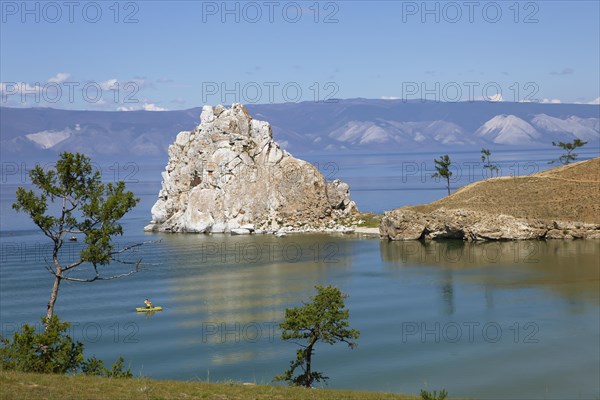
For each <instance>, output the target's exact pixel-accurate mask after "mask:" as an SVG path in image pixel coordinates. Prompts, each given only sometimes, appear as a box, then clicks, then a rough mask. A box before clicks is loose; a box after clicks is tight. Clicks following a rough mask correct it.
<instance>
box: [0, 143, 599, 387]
mask: <svg viewBox="0 0 600 400" xmlns="http://www.w3.org/2000/svg"><path fill="white" fill-rule="evenodd" d="M547 153H548V152H547V151H535V152H531V151H530V152H527V153H525V152H522V153H508V152H507V153H501V152H498V154H497V155H496V159H497V160H498V163H499V164H500V166H501V167H502V174H503V175H510V174H515V175H521V174H526V173H531V172H535V171H537V170H543V169H546V168H548V164H547V160H548V159H549V157H551V156H553V155H549V154H547ZM581 153H582V158H590V157H594V156H598V154H597V152H596V151H594V150H592V151H588V152H581ZM434 157H437V154H428V153H422V154H388V155H335V156H330V155H327V156H313V155H306V156H304V158H305V159H307V160H309V161H311V162H313V163H314V164H315V165H317V166H318V167H319V169H321V171H322V172H323V173H324V175H326V176H327V177H328V178H330V179H335V178H339V179H342V180H345V181H346V182H348V183H349V184H350V186H351V195H352V198H353V199H354V200H355V201H356V202H357V204H358V207H359V209H360V210H361V211H373V212H382V211H383V210H388V209H392V208H395V207H399V206H402V205H407V204H417V203H421V202H429V201H432V200H435V199H438V198H440V197H442V196H444V194H445V188H444V185H443V183H442V182H436V181H435V180H433V179H431V178H430V175H431V170H433V162H432V160H433V158H434ZM456 160H457V163H458V166H459V167H460V169H457V170H455V172H456V174H455V180H454V182H453V185H452V186H453V188H456V187H458V186H462V185H464V184H466V183H469V182H471V181H475V180H479V179H481V178H482V176H484V173H483V170H482V168H481V163H480V162H478V161H480V160H479V159H478V154H475V155H473V154H472V153H464V154H458V155H456ZM111 166H113V167H115V166H116V168H113V169H112V170H111V169H109V168H108V167H106V168H104V167H102V168H103V172H105V173H106V172H107V171H110V173H109V174H108V176H116V174H117V173H118V174H119V177H120V178H121V179H124V178H125V177H126V178H127V180H128V188H130V189H131V190H133V191H134V192H135V193H136V195H137V196H139V197H140V198H141V202H140V204H139V205H138V207H136V209H135V210H134V211H132V212H131V213H130V214H129V215H127V216H126V218H125V219H124V221H123V225H124V229H125V232H126V233H125V235H124V236H123V237H122V238H119V239H118V242H119V243H120V244H129V243H134V242H138V241H153V240H160V243H153V244H148V245H145V246H143V247H142V248H140V249H139V250H137V251H136V252H134V253H132V254H131V255H129V256H127V257H129V258H128V259H129V260H133V259H137V258H142V259H143V260H144V265H145V268H144V271H142V272H141V273H139V274H136V275H134V276H132V277H128V278H125V279H119V280H114V281H107V282H96V283H93V284H84V283H68V282H67V283H63V284H62V285H61V290H60V293H59V297H58V301H57V305H56V312H57V314H59V315H60V316H61V318H62V319H64V320H68V321H71V322H72V323H73V327H72V328H71V333H72V334H73V335H74V337H75V338H76V339H77V340H80V341H82V342H84V344H85V349H86V355H87V356H92V355H96V356H97V357H99V358H102V359H104V360H105V361H106V362H108V363H112V361H113V360H114V359H115V358H116V357H118V356H119V355H123V356H124V357H125V360H126V362H127V363H130V364H129V365H130V366H131V370H132V372H133V373H134V374H135V375H145V376H150V377H154V378H172V379H181V380H191V379H198V380H210V381H211V382H214V381H226V380H236V381H245V382H256V383H270V382H271V379H272V378H273V376H275V375H277V374H279V373H281V372H282V371H283V370H285V369H286V368H287V367H288V365H289V361H291V360H292V359H293V358H294V357H295V350H296V347H295V346H294V345H293V344H291V343H286V342H283V341H281V339H279V332H278V329H277V324H278V323H279V322H280V321H281V320H282V318H283V313H284V310H285V308H286V307H292V306H296V305H299V304H301V302H302V301H304V300H307V298H308V296H310V295H312V294H314V285H317V284H332V285H335V286H337V287H339V288H341V289H342V290H343V291H344V292H345V293H347V294H348V295H349V297H348V299H347V301H346V304H347V307H348V308H349V309H350V315H351V316H350V323H351V326H352V327H354V328H356V329H359V330H360V331H361V337H360V339H359V340H358V344H359V346H358V348H356V349H354V350H349V349H348V348H346V347H345V346H344V345H342V344H338V345H335V346H329V345H323V344H320V345H317V347H316V350H315V356H314V364H315V365H314V368H315V369H316V370H319V371H324V372H325V374H326V375H327V376H329V377H330V380H329V382H328V387H330V388H344V389H357V390H358V389H360V390H370V391H391V392H402V393H418V392H419V390H420V389H422V388H428V389H430V390H434V389H438V390H439V389H442V388H445V389H447V390H448V392H449V393H450V396H452V397H461V396H464V397H467V396H468V397H478V398H490V399H491V398H495V399H497V398H501V399H522V398H532V399H533V398H539V399H564V398H582V399H589V398H598V397H599V396H600V382H599V378H598V377H599V376H600V290H599V289H600V287H599V285H600V261H599V260H600V243H599V242H598V241H570V242H569V241H549V242H502V243H496V242H494V243H463V242H456V241H445V242H434V243H427V244H423V243H420V242H402V243H398V242H387V241H380V240H379V239H369V238H364V237H360V236H358V235H342V234H339V235H323V234H306V235H288V236H287V237H285V238H276V237H274V236H272V235H268V236H266V235H265V236H259V235H253V236H229V235H212V236H209V235H193V234H188V235H186V234H171V235H167V234H150V233H144V232H143V231H142V229H143V227H144V225H146V224H147V223H148V221H149V219H150V208H151V206H152V204H153V203H154V201H155V200H156V196H157V193H158V190H159V188H160V181H159V179H160V171H161V170H162V169H163V168H164V163H161V164H152V165H144V164H141V163H140V164H135V168H133V167H131V165H128V164H127V162H120V164H114V165H111ZM132 168H133V169H132ZM131 171H134V173H133V174H132V173H131ZM110 174H114V175H110ZM105 176H107V175H106V174H105ZM26 183H27V182H26V181H25V180H23V179H22V178H19V177H18V176H16V175H15V176H13V175H11V176H3V180H2V187H1V192H0V194H1V196H2V197H1V199H0V211H1V214H2V222H1V227H0V231H1V242H2V243H1V250H2V253H1V255H0V256H1V261H2V264H1V265H2V266H1V268H0V305H1V308H0V317H1V327H2V334H3V335H11V334H12V332H14V330H15V329H17V328H18V327H19V326H20V325H21V324H22V323H25V322H27V323H36V322H39V317H40V316H41V315H42V314H44V313H45V307H46V303H47V301H48V296H49V293H50V288H51V285H52V277H51V276H50V275H49V274H48V272H47V271H46V270H45V269H44V267H43V264H44V259H45V257H48V256H49V255H50V247H49V244H48V242H47V241H46V240H45V237H44V236H43V235H42V234H41V233H39V232H38V231H37V229H35V226H34V225H33V224H32V223H31V222H29V221H28V219H27V218H26V217H25V216H23V215H18V214H16V213H14V211H12V210H11V208H10V204H11V203H12V201H14V191H15V189H16V187H17V186H18V185H19V184H26ZM79 246H80V245H79V244H78V243H76V242H68V243H66V244H65V247H64V249H63V253H62V258H63V260H66V261H68V260H70V259H74V258H75V257H77V254H78V247H79ZM108 268H109V270H111V271H120V270H119V269H118V267H117V266H113V265H111V266H110V267H108ZM84 272H85V271H84ZM73 276H75V275H73ZM146 297H149V298H150V299H151V300H152V302H153V303H154V304H157V305H161V306H163V307H164V311H163V312H157V313H154V314H152V315H139V314H136V313H135V312H134V311H133V309H134V308H135V307H140V306H143V304H142V302H143V300H144V298H146Z"/></svg>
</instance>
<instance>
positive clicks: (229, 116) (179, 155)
mask: <svg viewBox="0 0 600 400" xmlns="http://www.w3.org/2000/svg"><path fill="white" fill-rule="evenodd" d="M200 119H201V124H200V125H198V126H197V127H196V129H194V130H193V131H191V132H181V133H179V135H177V138H176V140H175V143H174V144H172V145H171V146H169V163H168V164H167V167H166V170H165V171H164V172H163V173H162V178H163V182H162V189H161V191H160V193H159V196H158V197H159V199H158V201H157V202H156V204H154V206H153V207H152V221H151V223H150V225H148V226H146V228H145V230H147V231H161V232H198V233H203V232H206V233H208V232H212V233H223V232H232V233H236V234H247V233H251V232H276V231H280V230H281V229H284V230H288V231H319V230H325V229H330V230H333V229H336V230H339V229H340V226H339V224H338V222H339V220H340V219H342V218H345V217H348V216H350V215H351V213H352V212H353V211H355V210H356V205H355V203H354V202H353V201H351V200H350V194H349V188H348V185H347V184H345V183H343V182H340V181H338V180H336V181H333V182H329V183H328V182H326V181H325V178H324V177H323V175H321V173H320V172H319V171H318V170H317V169H316V168H315V167H314V166H313V165H311V164H309V163H308V162H306V161H302V160H299V159H296V158H294V157H292V156H291V155H290V154H289V153H288V152H286V151H285V150H282V149H281V147H280V146H279V145H278V144H277V143H276V142H275V141H273V137H272V132H271V126H270V125H269V123H267V122H264V121H258V120H255V119H252V117H251V116H250V115H249V114H248V111H247V110H246V109H245V108H244V107H243V106H242V105H241V104H233V105H232V107H231V108H230V109H226V108H225V107H223V106H222V105H219V106H216V107H214V108H213V107H211V106H204V108H203V109H202V114H201V116H200ZM289 227H291V228H289Z"/></svg>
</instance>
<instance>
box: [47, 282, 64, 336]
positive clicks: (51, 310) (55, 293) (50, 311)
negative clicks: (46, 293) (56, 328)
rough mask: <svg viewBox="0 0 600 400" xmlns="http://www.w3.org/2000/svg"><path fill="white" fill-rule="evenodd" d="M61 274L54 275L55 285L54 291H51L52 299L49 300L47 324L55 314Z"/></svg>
mask: <svg viewBox="0 0 600 400" xmlns="http://www.w3.org/2000/svg"><path fill="white" fill-rule="evenodd" d="M60 281H61V278H60V276H55V277H54V286H53V287H52V293H50V300H48V312H47V313H46V326H48V322H49V321H50V318H51V317H52V314H54V303H56V297H57V296H58V287H59V285H60Z"/></svg>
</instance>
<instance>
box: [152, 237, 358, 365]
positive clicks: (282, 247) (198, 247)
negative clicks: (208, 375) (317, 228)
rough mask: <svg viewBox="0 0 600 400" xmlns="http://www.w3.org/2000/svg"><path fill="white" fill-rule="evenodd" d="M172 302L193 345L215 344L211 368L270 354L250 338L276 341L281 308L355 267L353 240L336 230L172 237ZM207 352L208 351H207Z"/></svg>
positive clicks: (167, 240) (187, 341)
mask: <svg viewBox="0 0 600 400" xmlns="http://www.w3.org/2000/svg"><path fill="white" fill-rule="evenodd" d="M163 243H165V245H166V246H168V247H169V251H168V253H169V254H171V255H172V257H173V258H172V262H174V263H177V264H178V268H176V269H174V270H173V280H172V286H173V293H174V294H173V302H174V303H175V304H177V306H176V309H175V312H176V313H177V314H179V316H180V318H178V326H179V327H180V328H181V329H183V330H184V331H185V332H187V334H185V335H183V336H182V338H181V340H182V342H183V343H184V344H185V345H188V346H195V347H197V346H209V348H208V352H209V353H210V354H209V357H210V359H211V360H212V364H213V365H222V364H236V363H240V362H248V361H251V360H252V359H255V358H265V357H272V356H273V354H271V355H269V354H267V353H264V352H255V351H249V350H248V343H249V342H252V343H255V342H265V341H266V342H273V341H274V340H275V339H276V337H275V336H276V333H275V332H276V326H277V324H278V323H279V321H281V320H282V319H283V310H285V308H286V307H289V306H291V305H298V304H300V303H301V302H302V301H305V300H306V298H307V296H309V295H312V294H313V292H314V289H313V287H314V285H316V284H322V283H324V282H326V281H328V279H329V278H330V277H331V276H332V274H333V275H335V274H340V272H342V271H345V270H348V269H349V268H350V267H351V266H352V262H351V260H352V257H353V254H352V252H353V250H352V246H350V242H349V241H347V240H338V239H336V238H335V237H332V236H331V235H328V236H325V235H299V236H293V235H289V236H287V237H285V238H276V237H274V236H271V235H269V236H259V235H256V236H255V235H253V236H230V235H218V236H217V235H215V236H213V237H211V236H206V235H168V236H167V237H165V238H164V239H163ZM206 350H207V349H205V351H206Z"/></svg>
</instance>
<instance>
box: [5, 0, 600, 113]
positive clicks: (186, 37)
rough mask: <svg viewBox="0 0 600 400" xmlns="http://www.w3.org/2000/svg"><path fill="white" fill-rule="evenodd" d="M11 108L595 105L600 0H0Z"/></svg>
mask: <svg viewBox="0 0 600 400" xmlns="http://www.w3.org/2000/svg"><path fill="white" fill-rule="evenodd" d="M0 11H1V20H0V22H1V24H0V82H1V84H0V95H1V102H0V106H9V107H53V108H64V109H85V110H121V111H128V110H137V109H145V110H149V111H161V110H177V109H187V108H192V107H198V106H202V105H204V104H213V105H214V104H219V103H221V104H231V103H233V102H241V103H245V104H256V103H258V104H264V103H281V102H290V101H291V102H298V101H327V100H330V99H333V98H356V97H362V98H373V99H395V98H401V99H406V100H416V99H423V98H424V99H427V100H430V101H451V102H452V101H478V100H482V101H517V102H521V101H540V102H562V103H595V104H597V103H598V102H599V98H600V1H597V0H594V1H510V0H509V1H427V2H424V1H319V2H317V1H314V0H311V1H268V0H266V1H119V2H117V1H112V0H110V1H96V2H94V1H81V2H80V1H66V0H64V1H63V0H61V1H44V2H40V1H28V2H23V1H4V0H2V1H0Z"/></svg>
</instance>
